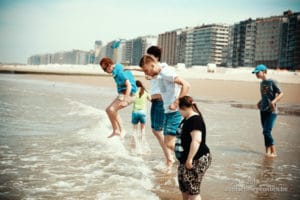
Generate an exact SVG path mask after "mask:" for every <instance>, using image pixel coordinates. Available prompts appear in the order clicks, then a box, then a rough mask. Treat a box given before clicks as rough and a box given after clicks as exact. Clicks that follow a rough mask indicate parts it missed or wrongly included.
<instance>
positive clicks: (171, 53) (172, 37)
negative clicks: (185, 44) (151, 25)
mask: <svg viewBox="0 0 300 200" xmlns="http://www.w3.org/2000/svg"><path fill="white" fill-rule="evenodd" d="M180 30H181V29H177V30H173V31H169V32H165V33H162V34H159V35H158V41H157V45H158V46H159V47H161V48H162V58H161V60H162V62H166V63H168V64H169V65H176V64H177V62H176V48H177V35H178V31H179V32H180Z"/></svg>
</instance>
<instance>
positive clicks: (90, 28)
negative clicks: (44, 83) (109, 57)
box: [0, 0, 300, 64]
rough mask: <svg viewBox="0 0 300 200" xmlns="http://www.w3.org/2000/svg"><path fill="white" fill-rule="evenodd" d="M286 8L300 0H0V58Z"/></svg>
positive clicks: (299, 5) (297, 6)
mask: <svg viewBox="0 0 300 200" xmlns="http://www.w3.org/2000/svg"><path fill="white" fill-rule="evenodd" d="M286 10H292V11H293V12H300V0H88V1H87V0H0V63H24V64H26V63H27V58H28V57H30V56H32V55H35V54H45V53H55V52H59V51H71V50H73V49H80V50H85V51H89V50H91V49H93V48H94V43H95V41H96V40H101V41H103V42H104V44H105V43H107V42H110V41H113V40H116V39H120V38H121V39H134V38H136V37H139V36H146V35H158V34H160V33H164V32H167V31H172V30H175V29H178V28H184V27H187V26H189V27H191V26H198V25H202V24H211V23H223V24H229V25H232V24H234V23H238V22H239V21H242V20H246V19H248V18H252V19H255V18H258V17H270V16H276V15H281V14H282V13H283V12H284V11H286Z"/></svg>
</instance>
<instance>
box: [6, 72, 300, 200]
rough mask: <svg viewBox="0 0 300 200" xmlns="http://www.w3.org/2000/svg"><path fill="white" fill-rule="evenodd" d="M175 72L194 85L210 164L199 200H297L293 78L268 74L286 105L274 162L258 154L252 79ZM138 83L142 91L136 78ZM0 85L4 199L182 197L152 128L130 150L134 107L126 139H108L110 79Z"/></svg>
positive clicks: (45, 77) (18, 80) (299, 141)
mask: <svg viewBox="0 0 300 200" xmlns="http://www.w3.org/2000/svg"><path fill="white" fill-rule="evenodd" d="M237 71H238V70H237ZM178 72H179V73H178V74H179V75H180V76H182V77H184V78H185V79H186V80H187V81H188V82H189V83H190V84H191V91H190V95H191V96H193V97H194V99H195V100H196V103H197V104H198V106H199V108H200V110H201V112H202V114H203V117H204V120H205V122H206V126H207V145H208V146H209V147H210V149H211V153H212V157H213V162H212V165H211V167H210V168H209V169H208V171H207V174H206V175H205V176H204V179H203V183H202V186H201V195H202V198H203V199H299V197H300V193H299V191H300V188H299V185H300V181H299V180H300V160H299V159H298V155H299V153H300V149H299V146H300V137H299V128H300V126H299V124H300V117H299V114H298V113H299V105H300V93H299V86H300V83H298V79H299V77H298V75H295V74H293V73H289V74H287V73H286V72H283V75H282V76H280V74H279V75H278V74H277V73H275V72H274V74H273V75H274V79H275V80H277V79H279V80H278V81H279V85H280V87H281V88H282V90H283V92H284V98H283V99H282V101H280V103H279V104H278V106H279V108H281V111H280V115H279V116H278V120H277V123H276V125H275V127H274V131H273V134H274V138H275V142H276V147H277V151H278V157H277V158H274V159H271V158H266V157H265V156H264V145H263V136H262V134H261V126H260V121H259V120H260V119H259V113H258V110H257V109H255V105H256V103H257V101H258V100H259V98H260V93H259V80H257V79H256V77H255V75H253V74H251V71H250V73H248V72H249V70H248V71H246V72H247V73H246V72H245V71H243V70H240V72H239V73H238V72H234V71H230V72H228V71H227V73H225V72H224V71H223V72H222V73H221V72H220V73H219V74H218V73H216V74H211V73H205V74H204V72H205V70H202V71H201V72H202V73H203V74H202V75H201V74H199V73H198V75H199V77H198V78H197V75H195V73H192V72H190V71H185V70H181V71H180V70H178ZM194 72H195V71H194ZM196 72H197V70H196ZM230 74H231V75H230ZM135 75H136V79H139V80H142V81H143V82H144V83H145V85H146V87H149V82H148V81H147V80H145V79H144V76H143V74H140V73H139V74H135ZM214 76H215V77H214ZM278 76H279V77H280V78H278ZM269 77H270V78H272V73H270V76H269ZM0 81H1V94H2V95H1V98H0V100H1V101H0V102H1V104H0V108H1V109H0V111H1V116H3V117H2V121H1V123H0V126H1V127H2V128H1V129H2V131H1V135H0V136H1V142H0V156H1V164H0V167H1V168H0V169H1V176H0V180H1V190H0V192H1V196H0V197H2V198H3V199H22V198H24V199H29V198H30V199H57V198H58V199H62V198H64V199H70V198H72V199H141V198H143V199H163V200H171V199H172V200H173V199H175V200H177V199H181V195H180V192H179V189H178V184H177V179H176V175H177V173H176V170H177V169H176V164H175V165H174V167H173V169H172V172H171V173H165V171H164V160H163V154H162V151H161V149H160V148H159V145H158V143H157V141H156V139H155V138H154V136H153V135H152V133H151V129H150V122H149V121H148V122H147V128H146V137H147V141H148V145H149V147H150V149H151V152H150V153H147V154H144V155H135V154H133V153H132V152H131V146H130V142H131V134H130V130H131V128H132V127H131V123H130V119H131V117H130V116H131V109H132V108H126V109H124V110H122V111H121V112H120V114H121V117H122V119H123V123H124V125H125V128H126V129H127V130H129V131H128V134H127V135H126V137H125V141H124V142H121V141H120V140H118V138H112V139H107V138H106V137H107V136H108V135H109V133H110V128H109V123H108V120H107V117H106V114H105V112H104V110H105V108H106V106H107V105H109V103H110V101H111V100H112V99H113V98H114V97H115V95H116V92H115V84H114V81H113V79H112V77H111V76H106V75H104V74H98V75H95V74H76V75H74V74H73V75H72V74H69V75H66V74H64V75H59V74H54V73H50V74H49V73H33V74H32V73H26V74H23V73H22V74H18V73H9V74H0ZM280 81H281V82H280ZM148 108H150V103H149V105H148ZM148 116H149V109H148Z"/></svg>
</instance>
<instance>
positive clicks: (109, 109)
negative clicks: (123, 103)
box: [105, 106, 115, 113]
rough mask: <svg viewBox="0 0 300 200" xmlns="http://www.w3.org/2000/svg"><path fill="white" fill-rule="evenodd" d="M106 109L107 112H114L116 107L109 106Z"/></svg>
mask: <svg viewBox="0 0 300 200" xmlns="http://www.w3.org/2000/svg"><path fill="white" fill-rule="evenodd" d="M105 111H106V113H113V112H115V109H114V107H112V106H109V107H107V108H106V109H105Z"/></svg>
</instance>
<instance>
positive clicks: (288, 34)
mask: <svg viewBox="0 0 300 200" xmlns="http://www.w3.org/2000/svg"><path fill="white" fill-rule="evenodd" d="M283 15H284V16H286V17H287V23H286V25H285V26H284V27H285V28H284V31H283V33H282V38H283V42H284V44H286V48H285V49H284V50H285V52H283V53H282V54H281V56H282V57H281V58H280V61H281V62H280V66H282V67H285V68H288V69H291V70H296V69H298V70H299V69H300V12H297V13H292V12H291V11H286V12H284V13H283Z"/></svg>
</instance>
